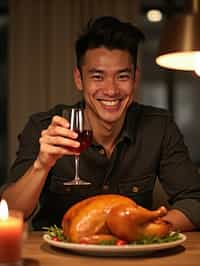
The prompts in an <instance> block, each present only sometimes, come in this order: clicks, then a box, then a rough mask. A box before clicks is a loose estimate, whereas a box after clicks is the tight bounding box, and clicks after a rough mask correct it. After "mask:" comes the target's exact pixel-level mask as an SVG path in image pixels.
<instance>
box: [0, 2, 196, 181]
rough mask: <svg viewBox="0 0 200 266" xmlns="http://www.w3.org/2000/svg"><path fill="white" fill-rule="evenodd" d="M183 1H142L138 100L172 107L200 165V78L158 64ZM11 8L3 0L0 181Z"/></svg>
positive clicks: (0, 177) (5, 156)
mask: <svg viewBox="0 0 200 266" xmlns="http://www.w3.org/2000/svg"><path fill="white" fill-rule="evenodd" d="M185 2H186V1H184V0H176V1H175V0H172V1H170V0H141V1H139V3H140V6H139V11H138V14H137V17H136V24H137V25H138V26H139V27H140V28H141V29H142V31H144V33H145V35H146V42H145V43H144V44H143V45H142V48H141V51H142V52H141V55H140V60H139V61H140V67H141V70H142V71H141V82H140V89H139V91H138V95H137V97H138V99H139V101H140V102H143V103H145V104H149V105H154V106H158V107H163V108H167V109H169V110H170V111H171V112H172V114H173V116H174V119H175V120H176V122H177V124H178V126H179V127H180V129H181V131H182V133H183V135H184V137H185V142H186V144H187V145H188V148H189V151H190V154H191V158H192V160H193V162H194V163H195V164H196V165H200V149H199V135H200V121H199V117H198V115H199V113H200V104H199V99H200V88H199V84H200V77H197V76H196V75H195V74H194V73H192V72H185V71H171V70H166V69H162V68H160V67H159V66H157V65H156V64H155V55H156V52H157V47H158V44H159V38H160V33H161V30H162V28H163V25H164V21H165V20H166V19H167V18H168V17H169V16H171V15H174V14H176V13H179V12H183V10H184V6H185ZM150 8H158V9H160V10H161V11H162V12H163V15H164V18H163V21H161V22H159V23H150V22H149V21H148V20H147V18H146V12H147V10H149V9H150ZM8 47H9V7H8V1H6V0H0V184H2V183H3V182H4V180H5V178H6V176H7V174H8V154H7V151H8V148H7V147H8V140H7V135H8V131H7V115H8V112H9V107H8V99H9V95H8V86H9V64H8V62H9V52H8V51H9V48H8Z"/></svg>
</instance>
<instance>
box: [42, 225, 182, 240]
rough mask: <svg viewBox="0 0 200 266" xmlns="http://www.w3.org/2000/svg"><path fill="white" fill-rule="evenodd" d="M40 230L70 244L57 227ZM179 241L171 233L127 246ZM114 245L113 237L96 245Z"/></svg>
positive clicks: (54, 238) (144, 238)
mask: <svg viewBox="0 0 200 266" xmlns="http://www.w3.org/2000/svg"><path fill="white" fill-rule="evenodd" d="M42 229H44V230H46V231H47V234H48V235H49V237H50V238H51V239H52V240H56V241H63V242H70V240H69V239H68V238H66V237H65V236H64V234H63V230H62V229H61V228H59V227H57V225H53V226H50V227H43V228H42ZM179 239H181V236H180V234H179V233H178V232H171V233H169V234H168V235H166V236H164V237H157V236H152V237H142V238H141V239H140V240H136V241H133V242H130V243H128V244H129V245H148V244H162V243H168V242H173V241H177V240H179ZM116 243H117V238H116V237H113V239H110V240H102V241H100V242H99V244H98V245H116Z"/></svg>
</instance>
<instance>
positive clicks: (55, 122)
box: [51, 115, 69, 128]
mask: <svg viewBox="0 0 200 266" xmlns="http://www.w3.org/2000/svg"><path fill="white" fill-rule="evenodd" d="M51 125H52V126H62V127H66V128H68V127H69V121H68V120H67V119H66V118H64V117H62V116H58V115H55V116H53V118H52V121H51Z"/></svg>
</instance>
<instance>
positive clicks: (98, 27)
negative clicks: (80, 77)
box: [75, 16, 145, 70]
mask: <svg viewBox="0 0 200 266" xmlns="http://www.w3.org/2000/svg"><path fill="white" fill-rule="evenodd" d="M144 39H145V37H144V34H143V33H142V32H141V31H140V30H139V29H138V28H137V27H136V26H134V25H132V24H131V23H128V22H121V21H120V20H119V19H117V18H115V17H112V16H103V17H99V18H96V19H95V20H93V19H90V20H89V22H88V24H87V27H86V29H85V30H83V32H82V34H81V35H80V36H79V38H78V39H77V41H76V45H75V49H76V63H77V66H78V68H79V70H81V65H82V64H83V59H84V55H85V53H86V52H87V50H88V49H93V48H99V47H106V48H108V49H110V50H112V49H120V50H125V51H128V52H129V53H130V55H131V57H132V59H133V64H134V68H135V69H136V65H137V54H138V45H139V43H140V42H141V41H144Z"/></svg>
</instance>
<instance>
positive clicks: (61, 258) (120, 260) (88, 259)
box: [23, 232, 200, 266]
mask: <svg viewBox="0 0 200 266" xmlns="http://www.w3.org/2000/svg"><path fill="white" fill-rule="evenodd" d="M42 236H43V232H31V233H29V235H28V238H27V240H26V241H25V243H24V247H23V265H24V266H39V265H44V266H46V265H48V266H51V265H52V266H57V265H59V266H66V265H69V266H80V265H81V266H84V265H87V266H88V265H95V266H102V265H103V266H107V265H109V266H111V265H112V264H113V265H114V266H124V265H131V266H133V265H134V264H135V265H137V266H138V265H151V266H155V265H156V266H159V265H161V266H165V265H166V266H176V265H177V266H180V265H181V266H184V265H188V266H197V265H198V266H199V265H200V232H189V233H186V236H187V240H186V241H185V242H184V243H183V244H182V245H180V246H177V247H175V248H172V249H168V250H162V251H156V252H154V253H150V254H148V255H145V256H137V257H136V256H135V257H134V256H132V257H100V256H98V257H97V256H88V255H79V254H76V253H72V252H70V251H67V250H64V249H60V248H55V247H52V246H50V245H49V244H48V243H46V242H44V240H43V238H42Z"/></svg>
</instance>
